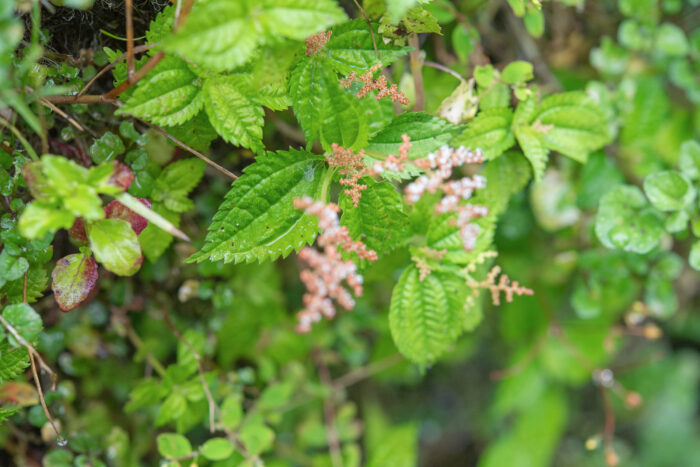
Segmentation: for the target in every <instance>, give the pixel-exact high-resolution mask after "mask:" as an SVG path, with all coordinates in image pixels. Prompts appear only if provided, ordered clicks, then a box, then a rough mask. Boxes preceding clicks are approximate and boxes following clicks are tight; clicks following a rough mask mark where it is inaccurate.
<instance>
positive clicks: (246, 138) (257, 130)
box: [204, 76, 265, 154]
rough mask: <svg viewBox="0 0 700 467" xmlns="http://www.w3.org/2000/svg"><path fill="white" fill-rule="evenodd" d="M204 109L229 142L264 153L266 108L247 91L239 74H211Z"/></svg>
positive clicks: (205, 93) (216, 128) (207, 82)
mask: <svg viewBox="0 0 700 467" xmlns="http://www.w3.org/2000/svg"><path fill="white" fill-rule="evenodd" d="M204 109H205V110H206V112H207V115H208V116H209V122H210V123H211V124H212V126H213V127H214V129H215V130H216V132H217V133H218V134H219V135H220V136H221V137H222V138H223V139H224V140H225V141H228V142H229V143H233V144H235V145H238V146H243V147H245V148H248V149H251V150H252V151H253V152H255V153H256V154H263V153H264V152H265V148H264V147H263V145H262V127H263V123H264V122H263V116H264V115H265V112H264V111H263V108H262V107H261V106H260V105H259V104H258V103H256V102H255V101H254V100H253V99H252V98H251V97H250V96H248V95H246V86H245V81H244V80H243V79H242V78H241V77H237V76H221V77H215V78H210V79H208V80H207V81H206V82H205V83H204Z"/></svg>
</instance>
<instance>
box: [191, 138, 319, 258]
mask: <svg viewBox="0 0 700 467" xmlns="http://www.w3.org/2000/svg"><path fill="white" fill-rule="evenodd" d="M323 161H324V159H323V157H322V156H318V155H314V154H311V153H309V152H306V151H298V150H291V151H280V152H277V153H268V154H267V155H265V156H259V157H257V158H256V160H255V162H254V163H253V164H251V165H249V166H248V167H246V168H245V169H244V171H243V175H242V176H241V178H239V179H238V180H236V181H235V182H234V183H233V187H232V188H231V190H230V191H229V192H228V194H227V195H226V199H225V201H224V202H223V204H222V205H221V206H220V207H219V210H218V211H217V213H216V215H215V216H214V219H213V221H212V223H211V225H210V226H209V234H208V235H207V238H206V241H205V244H204V246H203V247H202V249H201V250H200V251H199V252H198V253H195V254H194V255H193V256H191V257H190V258H189V259H188V260H187V261H188V262H194V261H196V262H201V261H204V260H207V259H208V260H210V261H219V260H223V261H224V262H226V263H228V262H231V261H234V262H236V263H239V262H252V261H255V260H258V261H264V260H273V259H275V258H277V257H279V256H283V257H284V256H287V255H288V254H289V253H290V252H291V251H292V250H297V251H298V250H299V249H300V248H301V247H302V246H304V245H305V244H306V243H308V242H310V241H312V240H313V238H314V236H315V234H316V230H317V222H316V219H315V218H314V217H310V216H306V215H304V214H303V212H302V211H300V210H298V209H295V208H294V206H293V200H294V198H300V197H302V196H311V197H315V198H318V197H319V196H320V191H321V188H322V187H321V178H322V176H323V174H324V173H325V168H324V164H323Z"/></svg>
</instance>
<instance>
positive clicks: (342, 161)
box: [326, 134, 411, 207]
mask: <svg viewBox="0 0 700 467" xmlns="http://www.w3.org/2000/svg"><path fill="white" fill-rule="evenodd" d="M401 140H402V143H401V144H400V145H399V155H398V156H395V155H393V154H389V156H387V158H386V159H385V160H383V161H377V162H375V163H374V165H373V166H372V167H371V168H367V166H366V165H365V160H364V157H365V152H364V151H360V152H358V153H357V154H356V153H355V152H354V151H353V150H352V149H350V148H348V149H345V148H344V147H342V146H340V145H338V144H337V143H333V144H331V150H332V152H331V154H330V155H328V156H326V162H328V165H330V166H331V167H340V170H338V173H340V175H343V176H344V178H342V179H341V180H340V184H341V185H343V186H347V187H349V188H346V189H345V195H347V196H349V197H350V199H351V200H352V204H353V206H355V207H357V206H358V204H360V198H362V192H363V191H364V190H366V189H367V185H365V184H361V183H358V182H359V181H360V179H361V178H362V177H365V176H368V175H369V176H375V175H379V174H381V173H382V172H383V171H384V170H391V171H395V172H400V171H402V170H403V169H404V162H405V161H406V160H407V159H408V151H409V150H410V149H411V138H409V137H408V135H406V134H403V135H402V136H401Z"/></svg>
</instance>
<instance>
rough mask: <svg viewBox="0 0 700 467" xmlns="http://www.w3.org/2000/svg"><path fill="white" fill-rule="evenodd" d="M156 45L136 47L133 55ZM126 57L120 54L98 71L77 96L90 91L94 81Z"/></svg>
mask: <svg viewBox="0 0 700 467" xmlns="http://www.w3.org/2000/svg"><path fill="white" fill-rule="evenodd" d="M156 45H157V44H146V45H139V46H137V47H134V53H135V54H138V53H142V52H146V51H147V50H150V49H152V48H153V47H155V46H156ZM126 56H127V54H126V52H125V53H123V54H121V55H120V56H119V58H117V59H116V60H114V61H113V62H111V63H108V64H107V65H105V66H104V67H103V68H102V69H101V70H100V71H98V72H97V74H95V76H93V77H92V79H91V80H90V81H88V82H87V84H86V85H85V86H83V89H81V90H80V92H79V93H78V96H82V95H83V94H85V93H86V92H87V91H88V89H90V87H92V85H93V84H95V81H97V80H98V79H99V78H100V76H102V75H104V74H105V73H107V72H108V71H109V70H111V69H112V68H114V67H115V66H116V65H117V63H119V62H121V61H122V60H124V59H125V58H126Z"/></svg>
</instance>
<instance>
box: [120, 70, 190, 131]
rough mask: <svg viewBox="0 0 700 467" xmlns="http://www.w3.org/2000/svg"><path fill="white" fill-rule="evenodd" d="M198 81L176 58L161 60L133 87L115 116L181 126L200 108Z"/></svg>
mask: <svg viewBox="0 0 700 467" xmlns="http://www.w3.org/2000/svg"><path fill="white" fill-rule="evenodd" d="M200 82H201V79H200V78H199V77H197V75H196V74H194V73H193V72H192V71H190V69H189V68H188V66H187V63H186V62H185V61H184V60H180V59H179V58H177V57H165V58H164V59H163V60H161V62H160V63H159V64H158V65H157V66H156V67H155V68H154V69H153V70H152V71H151V72H150V73H148V74H147V75H146V76H145V77H144V78H143V79H142V80H140V81H139V82H138V84H137V86H136V90H135V91H134V93H133V94H132V95H131V96H130V97H129V99H128V100H127V101H126V104H125V105H124V106H122V107H120V108H119V109H117V111H116V114H118V115H134V116H136V117H140V118H143V119H144V120H147V121H149V122H152V123H155V124H156V125H165V126H173V125H181V124H183V123H185V122H186V121H188V120H190V119H191V118H193V117H194V116H195V115H197V113H198V112H199V111H200V110H201V109H202V106H203V104H204V98H203V97H204V96H203V94H202V90H201V84H200Z"/></svg>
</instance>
